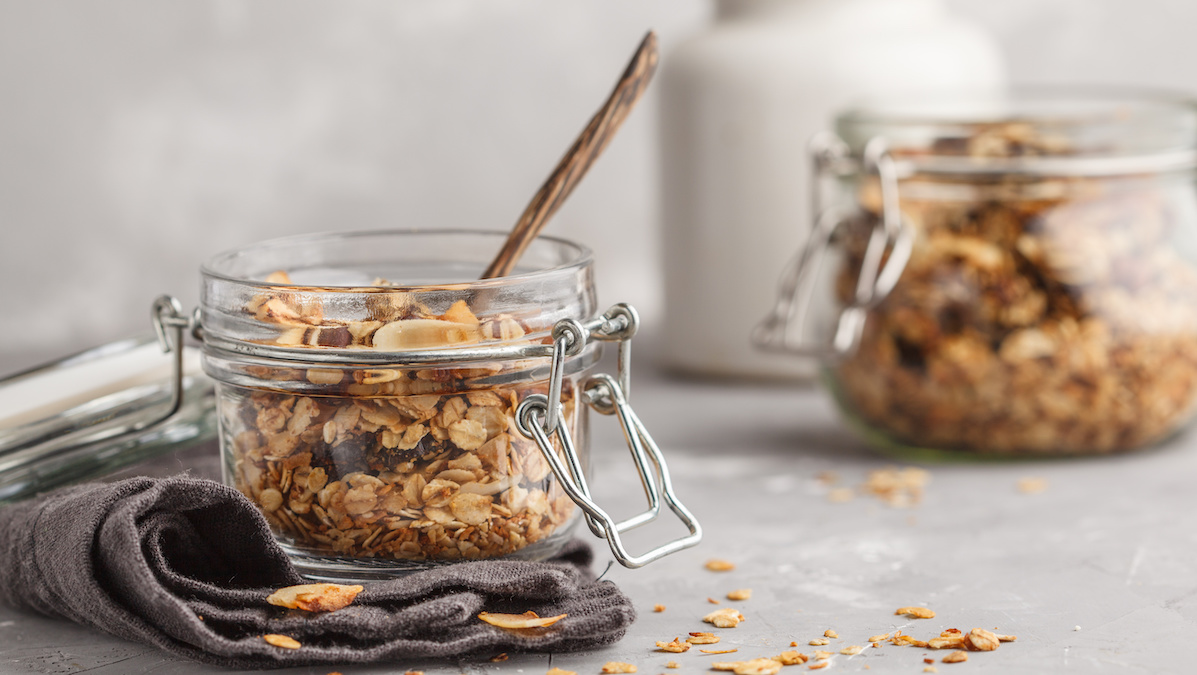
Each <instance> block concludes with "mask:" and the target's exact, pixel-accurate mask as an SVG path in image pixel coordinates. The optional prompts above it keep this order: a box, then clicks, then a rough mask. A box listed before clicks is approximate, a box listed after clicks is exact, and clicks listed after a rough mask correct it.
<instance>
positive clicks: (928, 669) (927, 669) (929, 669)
mask: <svg viewBox="0 0 1197 675" xmlns="http://www.w3.org/2000/svg"><path fill="white" fill-rule="evenodd" d="M923 672H924V673H938V672H939V669H938V668H936V667H935V666H923Z"/></svg>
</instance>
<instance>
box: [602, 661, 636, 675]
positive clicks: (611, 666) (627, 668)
mask: <svg viewBox="0 0 1197 675" xmlns="http://www.w3.org/2000/svg"><path fill="white" fill-rule="evenodd" d="M602 672H603V673H606V674H607V675H611V674H612V673H634V672H636V666H634V665H632V664H630V663H624V662H622V661H608V662H606V663H605V664H603V670H602Z"/></svg>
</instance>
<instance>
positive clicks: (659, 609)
mask: <svg viewBox="0 0 1197 675" xmlns="http://www.w3.org/2000/svg"><path fill="white" fill-rule="evenodd" d="M653 611H654V612H656V613H658V614H660V613H661V612H664V611H665V605H659V604H658V605H653Z"/></svg>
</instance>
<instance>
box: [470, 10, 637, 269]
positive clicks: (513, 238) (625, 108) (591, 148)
mask: <svg viewBox="0 0 1197 675" xmlns="http://www.w3.org/2000/svg"><path fill="white" fill-rule="evenodd" d="M656 70H657V35H656V33H654V32H652V31H649V32H648V35H645V36H644V40H643V41H642V42H641V43H640V47H639V48H638V49H637V50H636V54H635V55H634V56H632V61H631V62H630V63H628V67H627V69H626V70H624V72H623V75H622V76H621V77H620V78H619V82H618V83H617V84H616V85H615V90H614V91H612V92H611V96H610V97H609V98H608V99H607V102H606V103H604V104H603V107H602V108H600V109H599V111H598V112H597V113H595V114H594V117H592V118H591V119H590V123H589V124H587V125H586V128H585V129H583V130H582V133H581V134H580V135H579V136H578V138H577V140H575V141H574V144H573V145H572V146H570V148H569V150H568V151H566V153H565V156H564V157H562V158H561V161H560V162H558V163H557V168H555V169H553V173H551V174H549V177H548V179H547V180H545V182H544V185H541V186H540V190H538V191H537V193H536V195H535V196H534V197H532V201H531V202H529V203H528V206H527V208H525V209H524V213H523V215H521V216H520V219H519V221H518V222H517V223H516V224H515V227H514V228H512V230H511V234H510V235H508V236H507V241H506V242H504V244H503V248H502V249H500V251H499V254H498V255H497V256H495V259H494V260H493V261H491V263H490V266H489V267H487V268H486V272H484V273H483V274H482V278H483V279H494V278H495V277H503V276H507V275H508V274H511V270H512V269H514V268H515V264H516V263H517V262H518V261H519V259H520V256H522V255H523V254H524V250H525V249H527V248H528V244H529V243H531V242H532V240H533V239H535V238H536V235H538V234H540V231H541V230H542V229H544V226H545V223H547V222H548V221H549V218H552V217H553V214H554V213H556V212H557V209H558V208H560V207H561V204H562V202H564V201H565V199H566V198H567V197H569V195H570V193H571V192H573V190H574V187H575V186H577V184H578V182H579V181H581V180H582V177H583V176H585V175H586V171H587V170H588V169H590V165H591V164H593V163H594V160H595V159H598V156H599V155H600V154H602V152H603V150H604V149H606V147H607V144H608V143H609V142H610V141H611V137H612V136H614V135H615V132H616V131H618V130H619V126H620V125H621V124H623V121H624V120H625V119H627V116H628V113H629V112H631V110H632V107H633V106H635V105H636V102H637V101H639V100H640V95H641V94H643V93H644V90H645V89H646V88H647V87H648V82H649V80H651V79H652V77H653V73H654V72H656Z"/></svg>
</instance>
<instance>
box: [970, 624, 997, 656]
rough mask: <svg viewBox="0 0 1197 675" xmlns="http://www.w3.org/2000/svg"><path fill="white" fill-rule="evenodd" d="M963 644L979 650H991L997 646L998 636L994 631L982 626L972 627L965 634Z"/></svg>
mask: <svg viewBox="0 0 1197 675" xmlns="http://www.w3.org/2000/svg"><path fill="white" fill-rule="evenodd" d="M964 640H965V646H967V647H971V648H972V649H975V650H977V651H979V652H991V651H993V650H995V649H997V648H998V636H997V634H996V633H993V632H990V631H987V630H985V629H984V628H974V629H972V630H971V631H969V632H968V635H966V636H965V638H964Z"/></svg>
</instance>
